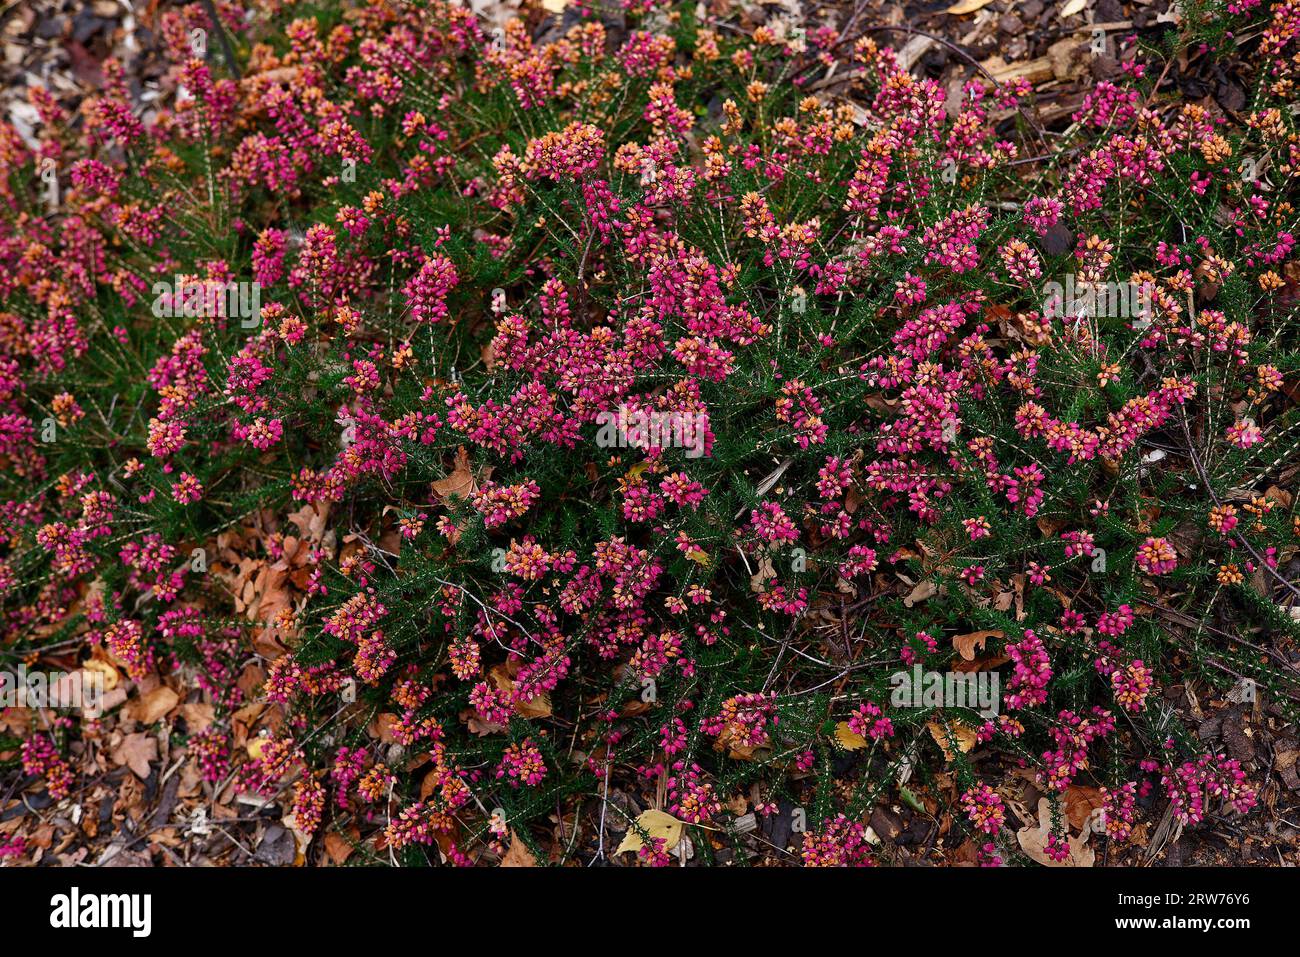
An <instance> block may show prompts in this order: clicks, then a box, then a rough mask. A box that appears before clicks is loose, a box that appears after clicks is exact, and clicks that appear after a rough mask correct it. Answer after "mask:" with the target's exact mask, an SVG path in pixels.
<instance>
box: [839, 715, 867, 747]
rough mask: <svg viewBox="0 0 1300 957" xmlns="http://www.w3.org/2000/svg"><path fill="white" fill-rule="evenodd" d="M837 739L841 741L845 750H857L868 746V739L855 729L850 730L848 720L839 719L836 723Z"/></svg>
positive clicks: (841, 745) (840, 743)
mask: <svg viewBox="0 0 1300 957" xmlns="http://www.w3.org/2000/svg"><path fill="white" fill-rule="evenodd" d="M835 740H836V741H838V742H839V745H840V747H841V748H843V749H844V750H845V751H857V750H859V749H860V748H865V747H866V746H867V739H866V738H864V737H863V736H862V735H860V734H858V733H856V732H854V731H850V730H849V723H848V722H847V721H837V722H836V723H835Z"/></svg>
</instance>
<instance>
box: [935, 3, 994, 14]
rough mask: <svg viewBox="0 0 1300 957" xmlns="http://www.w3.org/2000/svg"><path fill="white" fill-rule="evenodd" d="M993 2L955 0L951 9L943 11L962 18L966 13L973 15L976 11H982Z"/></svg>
mask: <svg viewBox="0 0 1300 957" xmlns="http://www.w3.org/2000/svg"><path fill="white" fill-rule="evenodd" d="M992 2H993V0H957V2H956V3H954V4H953V5H952V6H951V7H949V8H948V9H947V10H945V11H943V12H944V13H951V14H952V15H953V16H955V17H960V16H964V15H965V14H967V13H975V12H976V11H977V10H983V9H984V8H985V7H987V6H988V5H989V4H990V3H992Z"/></svg>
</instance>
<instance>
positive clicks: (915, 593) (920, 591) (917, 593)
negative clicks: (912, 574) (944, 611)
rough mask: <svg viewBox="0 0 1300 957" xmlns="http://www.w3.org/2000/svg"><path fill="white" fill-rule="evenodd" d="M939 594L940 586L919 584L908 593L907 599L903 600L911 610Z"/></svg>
mask: <svg viewBox="0 0 1300 957" xmlns="http://www.w3.org/2000/svg"><path fill="white" fill-rule="evenodd" d="M938 593H939V586H938V585H936V584H935V583H934V582H932V581H923V582H919V583H918V584H917V585H916V586H915V587H914V588H913V589H912V590H911V591H910V592H908V595H907V597H906V598H904V599H903V604H904V605H906V606H907V607H908V608H911V607H912V606H913V605H915V604H916V603H917V602H919V601H925V600H926V599H927V598H933V597H934V596H935V595H937V594H938Z"/></svg>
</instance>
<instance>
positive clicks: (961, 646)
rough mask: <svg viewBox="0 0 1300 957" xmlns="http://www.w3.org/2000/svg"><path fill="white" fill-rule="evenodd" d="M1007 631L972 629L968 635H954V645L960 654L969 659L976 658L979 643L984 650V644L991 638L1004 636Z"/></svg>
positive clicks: (981, 649)
mask: <svg viewBox="0 0 1300 957" xmlns="http://www.w3.org/2000/svg"><path fill="white" fill-rule="evenodd" d="M1005 636H1006V632H1004V631H998V630H997V629H991V630H989V631H972V632H970V633H969V634H966V635H953V636H952V646H953V648H954V649H955V650H956V651H957V653H958V654H959V655H961V656H962V657H963V658H965V659H966V660H967V661H974V660H975V648H976V646H977V645H978V646H979V650H980V651H983V650H984V646H985V645H986V644H988V640H989V639H990V638H1003V637H1005Z"/></svg>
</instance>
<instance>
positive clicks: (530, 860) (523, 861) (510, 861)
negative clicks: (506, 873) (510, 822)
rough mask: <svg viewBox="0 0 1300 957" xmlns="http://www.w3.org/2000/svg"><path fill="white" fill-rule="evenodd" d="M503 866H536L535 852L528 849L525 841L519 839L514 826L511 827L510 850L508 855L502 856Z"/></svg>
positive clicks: (507, 852)
mask: <svg viewBox="0 0 1300 957" xmlns="http://www.w3.org/2000/svg"><path fill="white" fill-rule="evenodd" d="M501 866H502V867H536V866H537V858H536V857H534V856H533V852H532V851H530V850H529V849H528V847H527V846H526V845H525V844H524V842H523V841H521V840H519V835H518V834H517V833H516V832H515V829H514V828H513V827H512V828H511V829H510V850H508V851H506V856H505V857H503V858H501Z"/></svg>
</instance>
